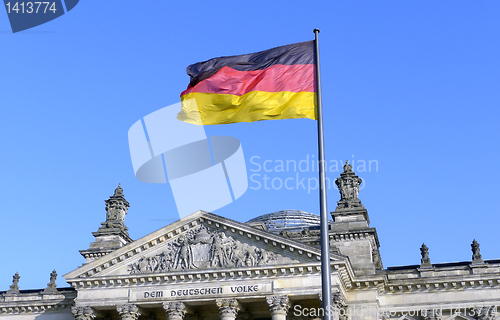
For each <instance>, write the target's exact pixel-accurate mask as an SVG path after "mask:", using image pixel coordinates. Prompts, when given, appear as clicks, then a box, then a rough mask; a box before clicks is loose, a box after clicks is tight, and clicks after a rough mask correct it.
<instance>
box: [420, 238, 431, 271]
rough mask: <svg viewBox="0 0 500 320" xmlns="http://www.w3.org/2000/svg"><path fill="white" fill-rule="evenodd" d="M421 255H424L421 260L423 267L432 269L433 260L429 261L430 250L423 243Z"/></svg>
mask: <svg viewBox="0 0 500 320" xmlns="http://www.w3.org/2000/svg"><path fill="white" fill-rule="evenodd" d="M420 254H421V255H422V259H420V266H421V267H432V264H431V259H429V248H427V246H426V245H425V243H422V247H421V248H420Z"/></svg>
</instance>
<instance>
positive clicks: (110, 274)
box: [64, 211, 346, 282]
mask: <svg viewBox="0 0 500 320" xmlns="http://www.w3.org/2000/svg"><path fill="white" fill-rule="evenodd" d="M320 254H321V253H320V250H319V249H316V248H313V247H311V246H308V245H306V244H303V243H301V242H298V241H294V240H290V239H288V238H284V237H282V236H280V235H276V234H272V233H269V232H267V231H263V230H259V229H257V228H253V227H251V226H249V225H246V224H243V223H240V222H236V221H233V220H230V219H227V218H223V217H220V216H217V215H215V214H212V213H209V212H205V211H198V212H196V213H193V214H191V215H189V216H187V217H184V218H182V219H180V220H178V221H176V222H174V223H172V224H170V225H168V226H166V227H164V228H162V229H160V230H158V231H155V232H153V233H151V234H149V235H147V236H145V237H143V238H141V239H138V240H136V241H134V242H132V243H130V244H128V245H126V246H124V247H122V248H120V249H118V250H116V251H114V252H112V253H110V254H108V255H106V256H104V257H101V258H99V259H97V260H94V261H92V262H90V263H87V264H85V265H83V266H81V267H80V268H78V269H76V270H74V271H72V272H70V273H68V274H66V275H65V276H64V278H65V279H66V280H67V281H68V282H77V281H83V280H85V281H87V280H91V279H105V278H111V279H119V278H123V277H130V276H148V277H158V276H163V275H172V274H174V275H175V274H179V275H181V276H182V277H183V276H184V275H186V274H190V273H193V274H195V273H197V272H229V273H232V272H240V273H241V272H242V271H245V272H248V270H249V269H252V270H258V269H266V268H267V269H269V268H270V267H273V268H274V267H276V268H281V269H280V270H283V269H282V268H283V267H292V268H293V267H297V268H301V269H302V268H304V267H305V268H309V269H311V268H316V269H317V267H316V266H317V265H319V262H320V259H321V256H320ZM331 260H333V261H345V260H346V257H345V256H342V255H340V254H335V253H332V254H331ZM256 272H257V271H256Z"/></svg>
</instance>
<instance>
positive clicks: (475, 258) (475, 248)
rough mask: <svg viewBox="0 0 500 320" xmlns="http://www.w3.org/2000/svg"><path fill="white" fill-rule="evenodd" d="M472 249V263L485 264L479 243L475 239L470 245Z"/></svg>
mask: <svg viewBox="0 0 500 320" xmlns="http://www.w3.org/2000/svg"><path fill="white" fill-rule="evenodd" d="M470 246H471V248H472V263H483V262H484V261H483V259H482V258H481V254H480V253H479V243H478V242H477V241H476V239H474V241H472V244H471V245H470Z"/></svg>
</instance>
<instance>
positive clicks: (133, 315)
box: [116, 304, 141, 320]
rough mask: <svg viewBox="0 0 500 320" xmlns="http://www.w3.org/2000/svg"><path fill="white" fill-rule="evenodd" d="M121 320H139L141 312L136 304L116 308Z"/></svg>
mask: <svg viewBox="0 0 500 320" xmlns="http://www.w3.org/2000/svg"><path fill="white" fill-rule="evenodd" d="M116 311H118V314H119V315H120V319H121V320H137V319H139V316H140V315H141V310H139V308H138V307H137V306H136V305H135V304H124V305H121V306H117V307H116Z"/></svg>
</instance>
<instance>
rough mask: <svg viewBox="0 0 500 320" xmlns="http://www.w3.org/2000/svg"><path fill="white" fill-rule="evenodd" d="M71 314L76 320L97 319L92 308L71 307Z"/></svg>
mask: <svg viewBox="0 0 500 320" xmlns="http://www.w3.org/2000/svg"><path fill="white" fill-rule="evenodd" d="M71 313H73V316H74V317H75V319H76V320H92V319H94V318H95V317H96V314H95V311H94V309H92V308H91V307H88V306H87V307H77V306H73V307H71Z"/></svg>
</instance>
